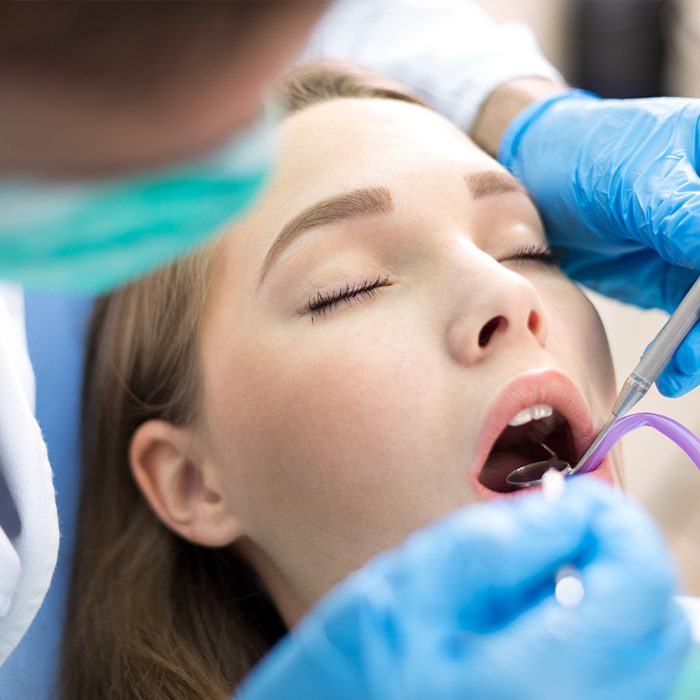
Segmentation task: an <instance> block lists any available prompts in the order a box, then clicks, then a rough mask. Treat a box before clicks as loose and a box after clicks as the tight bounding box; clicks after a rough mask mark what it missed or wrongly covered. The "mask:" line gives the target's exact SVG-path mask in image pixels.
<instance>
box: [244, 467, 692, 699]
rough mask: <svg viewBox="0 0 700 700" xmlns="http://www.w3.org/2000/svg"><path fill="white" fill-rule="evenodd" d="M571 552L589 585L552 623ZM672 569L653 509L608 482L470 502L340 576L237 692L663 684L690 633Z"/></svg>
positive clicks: (652, 692) (646, 687)
mask: <svg viewBox="0 0 700 700" xmlns="http://www.w3.org/2000/svg"><path fill="white" fill-rule="evenodd" d="M571 562H573V563H574V564H575V565H576V566H577V567H578V568H579V569H580V570H581V572H582V577H583V583H584V586H585V591H586V594H585V597H584V600H583V602H582V603H581V604H580V606H579V607H578V608H577V609H576V612H575V614H576V625H575V629H574V631H573V633H572V634H570V635H569V636H568V638H561V637H560V636H557V634H556V633H554V634H553V633H552V632H553V630H552V621H553V620H554V621H556V616H557V614H558V613H560V612H561V607H560V606H559V604H558V603H557V601H556V599H555V597H554V595H553V592H554V583H553V582H554V577H555V575H556V572H557V570H558V569H559V568H560V567H561V566H562V565H564V564H566V563H571ZM673 580H674V577H673V574H672V568H671V566H670V564H669V561H668V558H667V556H666V554H665V550H664V547H663V545H662V543H661V540H660V538H659V536H658V534H657V533H656V531H655V529H654V527H653V526H652V525H651V524H650V522H649V520H648V519H647V518H646V516H644V515H643V514H642V513H641V512H640V511H639V509H638V508H636V507H635V506H633V505H632V504H630V503H629V502H628V501H627V500H626V499H625V498H624V497H623V496H621V495H620V494H616V493H614V492H613V491H612V490H611V489H609V488H608V487H605V486H603V485H601V484H597V483H590V482H589V481H588V480H582V479H576V480H574V481H573V482H572V483H571V485H570V487H569V488H568V489H567V491H566V492H565V494H564V495H563V496H562V498H561V499H560V500H559V501H557V502H555V503H550V502H548V501H547V500H545V499H544V498H543V497H542V495H541V494H528V495H525V496H521V497H518V498H517V499H511V500H509V501H508V502H499V503H491V504H488V505H484V506H476V507H471V508H467V509H464V510H461V511H458V512H457V513H455V514H453V515H451V516H448V517H447V518H445V519H443V520H441V521H439V522H438V523H436V524H434V525H432V526H430V527H429V528H427V529H425V530H422V531H419V532H418V533H416V534H414V535H413V536H412V537H410V538H409V539H408V540H407V541H406V542H405V543H404V544H403V545H402V546H401V547H400V548H399V549H397V550H394V551H391V552H389V553H386V554H384V555H381V556H379V557H377V558H375V559H374V560H372V561H370V562H369V563H368V564H367V565H365V566H364V567H363V568H362V569H360V570H359V571H357V572H355V573H354V574H352V575H351V576H350V577H349V578H348V579H346V580H345V581H344V582H343V583H342V584H340V585H339V586H338V587H336V588H335V589H334V590H333V591H332V592H331V593H330V594H329V595H328V596H326V598H324V600H323V601H322V602H321V603H320V604H319V605H318V606H317V607H316V608H315V609H313V610H312V611H311V612H310V613H309V614H308V615H307V617H306V618H305V619H304V620H303V621H302V622H301V623H300V625H299V626H298V627H297V628H296V629H295V630H294V631H293V632H292V633H290V634H289V635H288V636H287V637H286V638H285V639H284V640H282V641H281V642H280V643H279V644H278V646H277V647H275V648H274V649H273V650H272V652H271V653H270V654H269V655H268V657H267V658H266V659H264V660H263V661H262V662H261V664H259V666H258V667H257V668H256V669H254V671H253V673H252V674H251V676H249V678H248V680H247V682H246V683H244V686H243V688H242V690H241V691H240V695H239V696H238V697H240V698H241V699H242V700H263V699H267V698H278V697H299V698H302V697H303V698H329V697H332V698H339V699H343V698H369V699H370V700H371V699H375V698H376V699H379V698H382V699H384V698H386V699H389V700H391V699H393V698H396V699H398V698H401V699H402V700H404V699H408V700H410V699H412V698H416V699H417V698H434V699H435V700H441V699H442V698H470V699H476V698H484V699H486V698H488V700H499V699H503V700H510V699H513V700H515V699H517V700H527V699H528V698H533V699H534V698H537V699H538V700H542V699H544V700H547V699H548V698H551V699H552V700H554V699H555V698H556V699H557V700H560V699H561V698H567V699H568V700H579V699H580V700H583V699H584V698H585V699H590V698H596V700H606V699H607V698H610V699H612V698H615V700H626V699H627V698H629V699H630V700H632V699H634V700H646V699H648V700H656V699H657V698H658V699H660V698H664V697H666V695H667V693H668V692H669V691H670V689H671V688H672V686H673V684H674V682H675V678H676V676H677V674H678V671H679V668H680V665H681V663H682V661H683V659H684V656H685V652H686V650H687V646H688V643H689V631H688V625H687V621H686V620H685V618H684V617H683V616H682V614H681V612H680V610H679V609H678V607H677V606H676V604H675V602H674V600H673V597H672V593H673ZM555 632H556V630H555Z"/></svg>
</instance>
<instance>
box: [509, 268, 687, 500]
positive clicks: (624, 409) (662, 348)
mask: <svg viewBox="0 0 700 700" xmlns="http://www.w3.org/2000/svg"><path fill="white" fill-rule="evenodd" d="M698 321H700V277H698V279H696V280H695V283H694V284H693V286H692V287H691V288H690V289H689V290H688V292H687V293H686V295H685V296H684V297H683V300H682V301H681V303H680V304H678V307H677V308H676V310H675V311H674V312H673V314H672V315H671V316H670V318H669V319H668V321H666V323H665V324H664V325H663V327H662V328H661V330H660V331H659V332H658V333H657V334H656V337H655V338H654V340H652V341H651V343H650V344H649V345H648V346H647V348H646V350H645V351H644V352H643V353H642V357H641V359H640V360H639V362H638V363H637V366H636V367H635V368H634V369H633V370H632V372H631V373H630V375H629V376H628V377H627V379H626V380H625V381H624V383H623V385H622V389H621V390H620V393H619V394H618V396H617V400H616V401H615V405H614V406H613V408H612V413H611V415H610V417H609V418H608V420H607V421H606V423H605V425H604V426H603V427H602V428H601V430H600V432H599V433H598V435H597V437H596V438H595V440H594V441H593V442H592V443H591V444H590V445H589V447H588V449H587V450H586V451H585V452H584V453H583V455H582V456H581V459H579V460H578V462H577V463H576V465H575V466H573V467H572V466H571V465H567V464H566V463H565V462H564V463H563V464H562V460H548V461H545V462H536V463H533V464H525V465H524V466H522V467H518V468H517V469H514V470H513V471H512V472H511V473H510V474H509V475H508V476H507V478H506V481H507V482H508V483H509V484H512V485H514V486H519V487H521V488H527V487H528V486H536V485H539V484H540V483H541V481H542V478H541V475H542V470H543V469H547V468H548V465H550V464H552V463H553V461H555V462H557V463H558V464H557V468H560V467H561V466H564V468H563V469H561V472H562V474H563V475H564V476H571V475H572V474H576V472H578V471H579V470H580V469H581V468H582V467H584V466H585V464H586V461H587V460H588V458H589V457H590V455H591V454H592V453H593V451H594V450H595V449H596V448H597V447H598V445H599V444H600V443H601V442H602V441H603V438H604V437H605V436H606V435H607V433H608V431H609V430H610V428H611V427H612V426H613V424H614V423H615V421H616V420H617V419H618V418H621V417H622V416H624V415H625V414H627V413H628V412H629V411H630V409H631V408H632V407H633V406H634V405H635V404H637V402H639V401H640V399H642V398H643V397H644V396H645V395H646V393H647V392H648V391H649V389H650V388H651V387H652V385H653V384H654V382H655V381H656V380H657V379H658V377H659V375H660V374H661V372H662V371H663V369H664V367H665V366H666V365H667V364H668V362H669V360H670V359H671V358H672V357H673V353H675V352H676V350H677V349H678V346H679V345H680V344H681V343H682V342H683V339H684V338H685V337H686V336H687V335H688V333H690V331H691V329H692V328H693V326H695V324H696V323H697V322H698Z"/></svg>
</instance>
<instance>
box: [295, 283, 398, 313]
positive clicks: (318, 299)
mask: <svg viewBox="0 0 700 700" xmlns="http://www.w3.org/2000/svg"><path fill="white" fill-rule="evenodd" d="M390 285H391V282H389V278H388V277H377V278H375V279H374V280H365V281H364V282H362V283H361V284H353V285H351V284H350V283H349V282H348V283H347V284H346V285H345V287H344V288H342V289H336V290H335V291H333V292H329V293H324V292H317V293H316V294H315V295H314V296H313V297H311V298H310V299H309V302H308V304H307V308H308V311H309V313H311V319H312V320H313V318H314V317H315V316H323V315H325V314H326V313H327V312H329V311H332V310H333V309H334V308H335V307H336V306H337V305H338V304H340V303H341V302H342V301H346V300H347V301H350V300H357V301H360V300H361V299H363V298H365V297H370V298H373V297H374V295H375V294H376V292H377V289H379V288H380V287H388V286H390Z"/></svg>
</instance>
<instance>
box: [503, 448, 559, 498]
mask: <svg viewBox="0 0 700 700" xmlns="http://www.w3.org/2000/svg"><path fill="white" fill-rule="evenodd" d="M540 445H541V446H542V447H543V448H544V449H545V450H546V451H547V452H549V454H550V455H551V456H550V458H549V459H543V460H542V461H540V462H532V463H531V464H524V465H523V466H522V467H518V468H517V469H513V471H512V472H511V473H510V474H508V476H507V477H506V482H507V483H509V484H511V485H513V486H519V487H520V488H527V487H528V486H538V485H539V484H541V483H542V477H543V476H544V475H545V474H546V473H547V472H548V471H549V470H550V469H554V470H555V471H558V472H560V473H561V474H562V476H568V475H569V474H570V473H571V472H572V469H571V465H570V464H569V463H568V462H567V461H566V460H565V459H559V457H557V455H556V453H555V452H554V451H553V450H551V449H550V448H549V447H547V445H545V444H544V443H543V442H541V443H540Z"/></svg>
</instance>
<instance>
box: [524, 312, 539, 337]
mask: <svg viewBox="0 0 700 700" xmlns="http://www.w3.org/2000/svg"><path fill="white" fill-rule="evenodd" d="M527 327H528V329H529V330H530V333H532V334H533V335H537V331H538V330H539V328H540V316H539V314H538V313H537V311H530V315H529V316H528V318H527Z"/></svg>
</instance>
